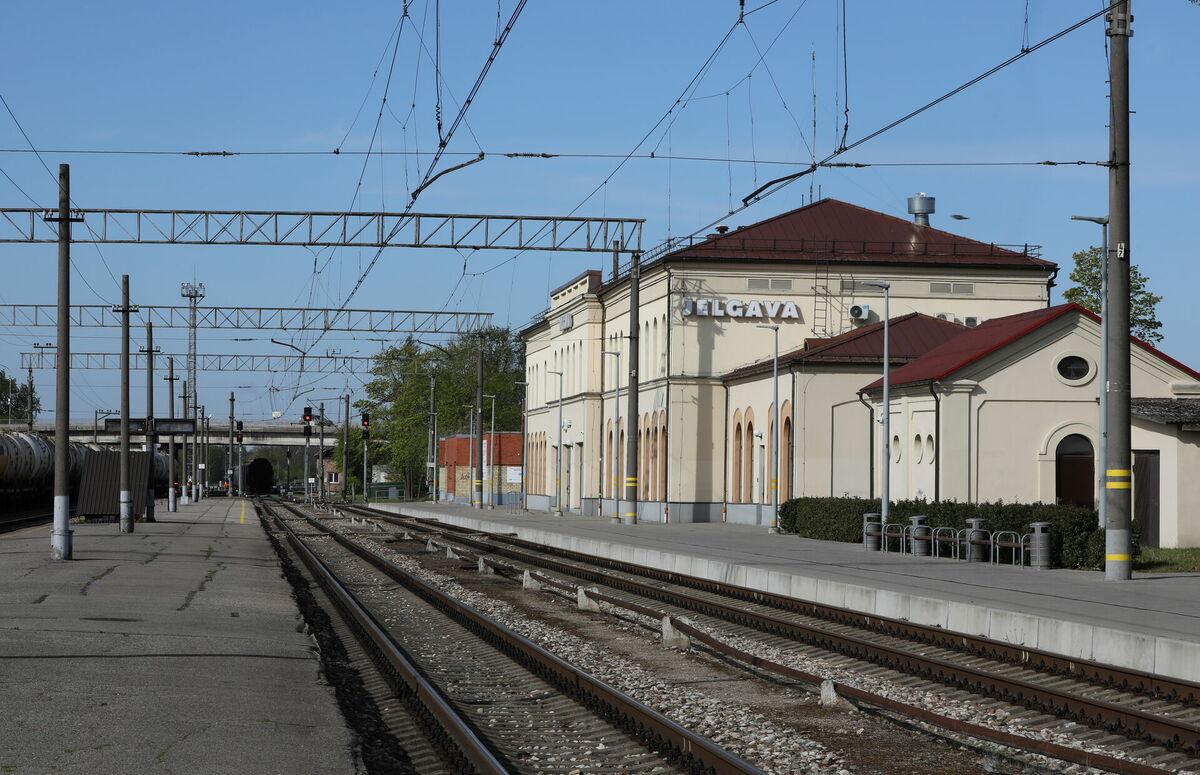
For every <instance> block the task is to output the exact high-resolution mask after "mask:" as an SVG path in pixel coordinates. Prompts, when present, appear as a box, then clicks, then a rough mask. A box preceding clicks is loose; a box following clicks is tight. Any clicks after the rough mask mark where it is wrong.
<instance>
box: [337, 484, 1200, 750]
mask: <svg viewBox="0 0 1200 775" xmlns="http://www.w3.org/2000/svg"><path fill="white" fill-rule="evenodd" d="M354 508H355V510H359V507H354ZM372 512H373V513H372V516H376V517H379V518H382V519H384V520H385V521H388V522H391V523H392V524H399V525H402V526H403V525H404V522H402V521H401V520H400V519H399V518H397V517H396V516H395V515H393V514H390V513H387V512H378V511H374V510H372ZM417 521H418V522H422V521H424V520H417ZM440 526H441V525H439V527H440ZM447 532H451V533H456V534H457V535H456V537H455V539H454V540H457V541H461V542H463V543H465V544H468V545H470V546H474V547H476V548H478V549H481V550H484V551H490V552H492V553H495V554H500V555H503V556H510V557H514V558H515V559H521V560H524V561H526V562H534V564H538V565H541V566H542V567H546V568H551V569H553V570H555V571H557V572H560V573H564V574H566V575H572V576H576V577H579V578H584V579H587V580H589V581H593V582H596V583H602V584H605V585H606V586H610V587H612V588H614V589H619V590H622V591H625V592H629V593H632V594H635V595H639V596H642V597H647V598H650V599H654V600H659V601H661V602H665V603H669V604H671V605H676V606H679V607H681V608H685V609H689V610H693V611H696V612H698V613H702V614H705V615H708V616H712V617H714V618H719V619H723V620H725V621H729V622H733V623H735V624H739V625H742V626H746V627H751V628H753V629H756V630H759V631H761V632H765V633H768V634H771V635H778V636H783V637H788V638H792V639H795V640H798V641H801V642H804V643H809V644H811V645H815V646H818V647H820V648H824V649H828V650H831V651H835V652H837V653H841V654H845V655H847V656H852V657H854V658H857V659H862V660H865V661H869V662H872V663H875V664H880V665H884V666H887V667H890V668H893V669H897V670H901V671H903V672H906V673H910V674H913V675H917V676H921V677H924V678H927V679H930V680H934V681H937V682H940V683H944V684H950V685H953V686H956V687H958V688H963V689H968V690H969V691H972V692H975V693H978V694H983V695H986V696H990V697H994V698H997V699H1001V700H1004V701H1006V702H1012V703H1015V704H1018V705H1023V706H1025V707H1029V708H1035V707H1036V708H1038V709H1040V710H1042V711H1045V712H1049V713H1052V714H1054V715H1056V716H1059V717H1066V718H1069V719H1071V720H1074V721H1078V722H1080V723H1083V724H1086V725H1088V726H1092V727H1096V728H1101V729H1113V728H1119V729H1121V730H1122V731H1123V733H1124V734H1126V735H1128V736H1131V737H1135V738H1140V739H1144V740H1148V741H1150V742H1153V743H1155V744H1158V745H1162V746H1164V747H1167V748H1172V749H1181V750H1183V751H1185V752H1187V753H1189V754H1191V755H1192V756H1196V755H1197V754H1200V727H1198V726H1196V725H1194V724H1189V723H1187V722H1183V721H1178V720H1176V719H1171V718H1168V717H1164V716H1159V715H1156V714H1152V713H1147V712H1144V711H1140V710H1136V709H1131V708H1127V707H1124V706H1121V705H1119V704H1117V703H1112V702H1107V701H1105V700H1099V699H1093V698H1087V697H1082V696H1080V695H1077V694H1073V693H1070V692H1065V691H1060V690H1058V689H1054V688H1052V687H1048V686H1044V685H1040V684H1037V683H1034V682H1032V681H1026V680H1023V679H1019V678H1013V677H1004V676H998V675H994V674H992V673H989V672H987V671H985V670H979V669H976V668H973V667H970V666H967V665H960V664H955V663H953V662H949V661H946V660H943V659H939V658H937V657H930V656H923V655H919V654H915V653H913V652H911V651H907V650H905V649H900V648H895V647H892V646H888V645H886V644H880V643H875V642H872V641H869V640H866V639H863V638H860V637H857V636H854V635H849V634H841V633H834V632H830V631H828V630H824V629H820V628H817V627H813V626H810V625H805V624H802V623H798V622H790V621H787V620H784V619H780V618H778V617H774V616H769V615H766V614H761V613H756V612H753V611H748V610H745V609H743V608H738V607H736V606H734V605H727V604H723V603H719V602H716V601H712V600H704V599H701V598H696V597H693V596H691V595H685V594H683V593H680V592H673V591H670V590H665V589H662V588H660V587H657V586H654V585H652V584H646V583H642V582H638V581H634V580H631V579H625V578H618V577H613V576H608V575H606V574H604V573H603V572H601V571H594V570H589V569H587V568H578V567H575V566H570V565H566V564H564V563H560V562H557V561H555V560H551V559H546V558H537V559H536V560H530V559H529V557H528V556H527V555H523V554H522V553H521V552H520V550H517V549H512V548H510V547H497V546H495V544H494V543H492V542H491V541H488V542H484V541H480V540H478V539H474V538H471V537H469V536H466V535H463V534H462V533H463V532H475V533H476V534H478V531H465V530H462V531H460V530H451V531H447ZM488 537H489V539H492V540H493V541H500V542H503V543H510V542H514V541H516V542H519V541H520V539H512V538H510V537H508V536H495V535H492V534H488ZM522 543H527V544H528V543H531V542H522ZM534 546H537V547H538V550H539V551H547V548H546V547H541V546H540V545H536V544H534ZM553 553H554V554H571V555H577V556H578V557H580V558H581V559H582V560H583V561H585V562H588V563H593V564H607V562H609V561H604V560H601V559H600V558H588V557H586V556H584V555H580V554H579V553H577V552H568V551H566V550H555V551H554V552H553ZM620 564H621V565H628V563H620ZM634 567H637V568H642V569H645V566H634ZM645 570H649V569H645ZM655 575H657V574H655ZM671 575H679V574H671ZM700 581H705V580H700ZM712 583H713V584H718V583H717V582H712ZM718 586H727V585H719V584H718ZM737 589H739V590H744V591H746V592H751V593H754V594H759V593H757V591H755V590H747V589H746V588H744V587H739V588H737ZM761 594H766V593H761ZM775 597H778V596H775ZM753 602H759V601H758V600H754V601H753ZM797 602H799V601H797ZM839 610H844V609H839ZM860 616H861V614H860Z"/></svg>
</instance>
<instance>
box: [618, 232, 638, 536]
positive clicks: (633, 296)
mask: <svg viewBox="0 0 1200 775" xmlns="http://www.w3.org/2000/svg"><path fill="white" fill-rule="evenodd" d="M641 281H642V267H641V255H639V254H638V253H634V254H633V255H632V256H631V257H630V260H629V409H628V411H627V412H626V414H627V415H628V417H629V419H628V420H627V421H626V422H627V423H628V424H629V432H628V435H627V436H626V439H625V440H626V444H625V500H626V501H627V503H626V505H625V511H624V512H622V521H623V522H624V523H625V524H627V525H636V524H637V521H638V515H637V510H638V480H637V474H638V451H639V450H638V447H639V446H640V445H639V444H638V327H639V326H640V325H641V321H640V315H639V314H638V313H639V312H640V310H639V309H638V307H639V306H640V305H641V298H640V296H641V294H640V289H639V287H638V286H639V285H640V284H641Z"/></svg>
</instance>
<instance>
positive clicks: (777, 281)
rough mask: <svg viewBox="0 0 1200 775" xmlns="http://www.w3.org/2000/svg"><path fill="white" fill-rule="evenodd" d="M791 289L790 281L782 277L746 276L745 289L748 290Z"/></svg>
mask: <svg viewBox="0 0 1200 775" xmlns="http://www.w3.org/2000/svg"><path fill="white" fill-rule="evenodd" d="M791 289H792V281H791V280H789V279H787V278H784V277H748V278H746V290H748V291H790V290H791Z"/></svg>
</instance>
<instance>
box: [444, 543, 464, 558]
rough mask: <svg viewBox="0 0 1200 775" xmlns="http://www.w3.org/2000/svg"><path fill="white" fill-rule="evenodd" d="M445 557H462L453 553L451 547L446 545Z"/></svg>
mask: <svg viewBox="0 0 1200 775" xmlns="http://www.w3.org/2000/svg"><path fill="white" fill-rule="evenodd" d="M446 559H447V560H460V559H462V558H461V557H459V556H458V555H457V554H455V553H454V550H453V549H451V548H450V547H449V546H447V547H446Z"/></svg>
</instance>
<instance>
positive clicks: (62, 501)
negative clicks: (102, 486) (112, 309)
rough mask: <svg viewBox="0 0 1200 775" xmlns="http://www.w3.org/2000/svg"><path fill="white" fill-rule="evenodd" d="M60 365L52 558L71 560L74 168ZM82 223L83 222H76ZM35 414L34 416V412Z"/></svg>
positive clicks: (61, 298) (66, 181) (63, 190)
mask: <svg viewBox="0 0 1200 775" xmlns="http://www.w3.org/2000/svg"><path fill="white" fill-rule="evenodd" d="M46 220H47V221H52V222H55V223H57V224H58V319H57V322H58V365H57V374H56V377H55V396H54V412H55V414H54V527H53V529H52V530H51V531H50V557H51V558H52V559H55V560H69V559H71V557H72V554H73V550H72V544H71V534H72V531H71V475H70V470H69V466H70V464H71V461H70V457H69V453H70V443H71V434H70V430H71V429H70V425H69V423H70V413H71V321H70V319H69V313H70V308H71V220H72V218H71V167H70V165H67V164H60V165H58V216H57V217H55V218H46ZM76 220H82V219H76ZM31 414H32V412H31Z"/></svg>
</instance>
